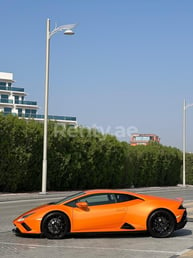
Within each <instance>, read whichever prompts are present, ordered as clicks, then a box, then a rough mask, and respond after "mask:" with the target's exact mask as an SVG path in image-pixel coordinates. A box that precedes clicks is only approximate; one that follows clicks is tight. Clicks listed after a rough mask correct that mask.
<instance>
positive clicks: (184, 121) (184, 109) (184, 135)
mask: <svg viewBox="0 0 193 258" xmlns="http://www.w3.org/2000/svg"><path fill="white" fill-rule="evenodd" d="M192 106H193V104H188V105H186V101H185V99H184V105H183V186H186V109H187V108H189V107H192Z"/></svg>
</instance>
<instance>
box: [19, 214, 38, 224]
mask: <svg viewBox="0 0 193 258" xmlns="http://www.w3.org/2000/svg"><path fill="white" fill-rule="evenodd" d="M33 214H34V212H32V213H28V214H26V215H24V216H23V217H21V218H19V219H18V220H17V221H18V222H22V221H24V220H25V218H27V217H29V216H31V215H33Z"/></svg>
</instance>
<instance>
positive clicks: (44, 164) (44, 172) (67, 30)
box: [41, 19, 76, 194]
mask: <svg viewBox="0 0 193 258" xmlns="http://www.w3.org/2000/svg"><path fill="white" fill-rule="evenodd" d="M75 26H76V24H68V25H61V26H59V27H55V29H54V30H53V31H50V19H47V24H46V71H45V100H44V139H43V161H42V191H41V193H42V194H45V193H46V185H47V138H48V92H49V59H50V38H51V37H52V36H53V35H54V34H56V33H57V32H59V31H64V34H65V35H73V34H74V32H73V30H72V29H73V28H74V27H75Z"/></svg>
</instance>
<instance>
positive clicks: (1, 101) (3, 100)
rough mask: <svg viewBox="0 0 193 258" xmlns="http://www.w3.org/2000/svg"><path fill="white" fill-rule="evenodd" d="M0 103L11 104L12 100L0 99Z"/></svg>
mask: <svg viewBox="0 0 193 258" xmlns="http://www.w3.org/2000/svg"><path fill="white" fill-rule="evenodd" d="M0 103H4V104H5V103H7V104H13V100H11V99H0Z"/></svg>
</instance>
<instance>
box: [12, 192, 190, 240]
mask: <svg viewBox="0 0 193 258" xmlns="http://www.w3.org/2000/svg"><path fill="white" fill-rule="evenodd" d="M186 222H187V213H186V209H185V208H184V207H183V200H182V199H180V198H177V199H174V200H173V199H167V198H161V197H155V196H149V195H143V194H137V193H133V192H127V191H119V190H89V191H84V192H79V193H76V194H74V195H71V196H68V197H65V198H64V199H62V200H60V201H58V202H54V203H49V204H46V205H42V206H40V207H37V208H35V209H32V210H30V211H28V212H26V213H24V214H22V215H21V216H19V217H18V218H16V219H15V220H14V221H13V224H14V225H15V227H16V229H15V232H16V233H21V234H42V235H44V236H45V237H47V238H53V239H59V238H64V237H65V236H66V234H68V233H80V232H137V231H148V232H149V233H150V235H151V236H153V237H169V236H170V235H171V234H172V233H173V232H174V231H175V230H177V229H181V228H183V227H184V226H185V224H186Z"/></svg>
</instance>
